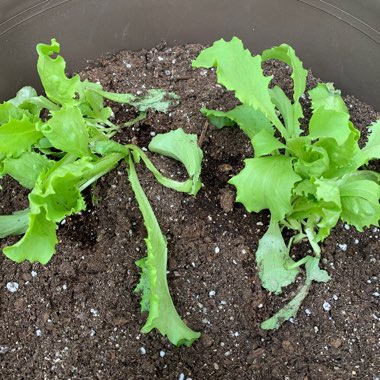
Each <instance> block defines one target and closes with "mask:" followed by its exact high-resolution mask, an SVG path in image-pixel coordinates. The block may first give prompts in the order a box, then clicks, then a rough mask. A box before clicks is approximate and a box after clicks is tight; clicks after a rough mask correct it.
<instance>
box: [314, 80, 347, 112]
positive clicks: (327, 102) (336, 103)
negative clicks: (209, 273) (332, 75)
mask: <svg viewBox="0 0 380 380" xmlns="http://www.w3.org/2000/svg"><path fill="white" fill-rule="evenodd" d="M309 95H310V98H311V107H312V108H313V111H314V112H315V111H316V110H318V109H319V108H321V107H322V108H325V109H328V110H333V111H337V112H343V113H346V114H348V110H347V107H346V104H345V103H344V101H343V99H342V97H341V93H340V91H339V90H335V88H334V84H333V83H318V85H317V87H315V88H313V89H312V90H309Z"/></svg>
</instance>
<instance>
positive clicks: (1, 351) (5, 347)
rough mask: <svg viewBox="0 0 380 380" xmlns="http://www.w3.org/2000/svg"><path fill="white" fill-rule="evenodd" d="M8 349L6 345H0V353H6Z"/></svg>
mask: <svg viewBox="0 0 380 380" xmlns="http://www.w3.org/2000/svg"><path fill="white" fill-rule="evenodd" d="M8 351H10V348H9V347H7V346H0V354H2V355H3V354H6V353H7V352H8Z"/></svg>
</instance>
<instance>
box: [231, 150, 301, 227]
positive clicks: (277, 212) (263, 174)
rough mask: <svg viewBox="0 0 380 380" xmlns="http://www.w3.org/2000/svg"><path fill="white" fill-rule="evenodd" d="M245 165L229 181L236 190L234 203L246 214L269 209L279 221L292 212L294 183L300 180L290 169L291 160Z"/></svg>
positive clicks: (267, 159) (254, 160) (260, 160)
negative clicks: (241, 205) (291, 201)
mask: <svg viewBox="0 0 380 380" xmlns="http://www.w3.org/2000/svg"><path fill="white" fill-rule="evenodd" d="M244 162H245V167H244V169H243V170H242V171H241V172H240V173H239V174H238V175H236V176H234V177H232V178H231V179H230V181H229V183H230V184H232V185H234V186H235V187H236V189H237V196H236V201H237V202H240V203H242V204H243V205H244V206H245V208H246V209H247V210H248V211H249V212H252V211H255V212H259V211H261V210H264V209H269V210H270V212H271V214H272V217H273V218H274V219H275V220H282V219H283V218H284V217H285V215H286V214H287V213H288V212H289V211H291V208H292V207H291V204H290V199H291V196H292V189H293V187H294V184H295V183H296V182H297V181H299V180H301V177H300V176H299V175H297V174H296V173H295V172H294V170H293V165H292V158H291V157H285V156H280V155H279V156H268V157H258V158H251V159H246V160H245V161H244Z"/></svg>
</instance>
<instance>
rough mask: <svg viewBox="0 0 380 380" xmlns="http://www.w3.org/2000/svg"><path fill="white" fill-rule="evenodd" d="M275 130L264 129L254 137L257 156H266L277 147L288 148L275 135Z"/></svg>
mask: <svg viewBox="0 0 380 380" xmlns="http://www.w3.org/2000/svg"><path fill="white" fill-rule="evenodd" d="M273 132H274V131H271V132H269V131H268V130H267V129H262V130H261V131H260V132H259V133H257V134H256V135H255V136H254V137H253V138H252V145H253V149H254V150H255V157H261V156H265V155H267V154H271V153H272V152H273V151H275V150H277V149H281V148H286V146H285V145H284V144H283V143H281V142H280V141H279V140H278V139H277V138H276V137H274V136H273Z"/></svg>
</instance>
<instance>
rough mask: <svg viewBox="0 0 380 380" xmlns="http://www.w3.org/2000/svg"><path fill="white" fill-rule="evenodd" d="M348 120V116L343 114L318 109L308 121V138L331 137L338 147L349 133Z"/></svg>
mask: <svg viewBox="0 0 380 380" xmlns="http://www.w3.org/2000/svg"><path fill="white" fill-rule="evenodd" d="M349 118H350V115H348V114H346V113H343V112H338V111H334V110H329V109H326V108H318V109H317V110H316V111H314V113H313V116H312V117H311V119H310V124H309V137H310V138H311V139H319V138H327V137H331V138H333V139H335V141H336V142H337V144H338V145H342V144H343V143H344V142H345V141H346V140H347V138H348V137H349V135H350V133H351V129H350V124H349Z"/></svg>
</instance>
